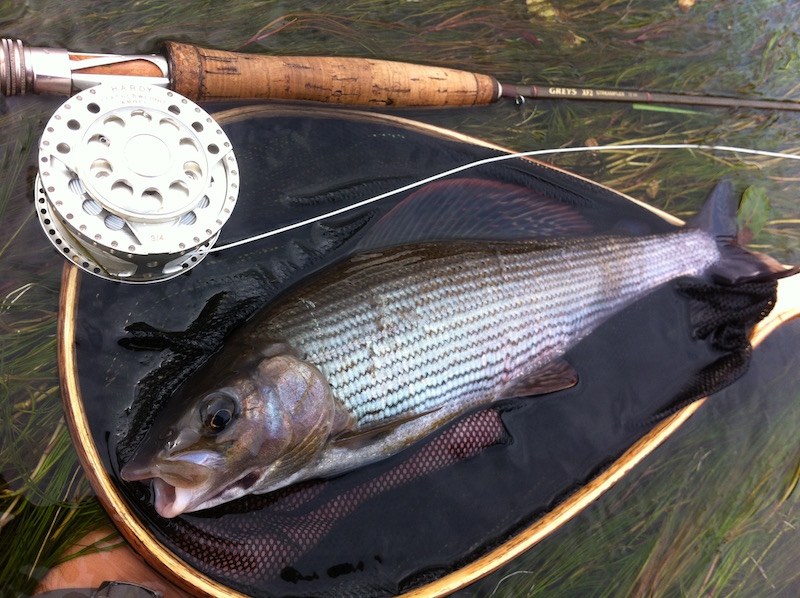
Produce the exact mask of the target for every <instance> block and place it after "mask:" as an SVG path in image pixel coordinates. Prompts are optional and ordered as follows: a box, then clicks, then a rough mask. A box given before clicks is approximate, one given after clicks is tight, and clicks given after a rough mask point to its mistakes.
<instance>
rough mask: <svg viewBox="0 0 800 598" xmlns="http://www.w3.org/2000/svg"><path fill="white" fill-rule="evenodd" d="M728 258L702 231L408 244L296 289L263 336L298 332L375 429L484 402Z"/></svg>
mask: <svg viewBox="0 0 800 598" xmlns="http://www.w3.org/2000/svg"><path fill="white" fill-rule="evenodd" d="M718 257H719V253H718V250H717V246H716V241H715V239H714V238H712V237H711V236H710V235H709V234H707V233H705V232H703V231H700V230H680V231H677V232H674V233H671V234H667V235H658V236H645V237H613V236H602V237H594V238H591V237H590V238H580V239H574V240H569V239H567V240H561V241H559V242H530V241H528V242H525V241H521V242H502V243H501V242H488V243H476V242H460V243H452V242H451V243H447V244H437V243H428V244H421V245H418V246H414V247H399V248H393V249H389V250H386V251H383V252H376V253H373V254H370V255H367V256H363V255H362V256H359V257H358V258H356V259H352V260H350V261H348V262H346V263H345V264H344V265H343V266H342V267H341V268H338V269H336V272H335V273H333V274H332V275H330V276H323V277H321V278H320V279H319V280H318V283H317V284H315V285H312V286H305V287H303V288H302V289H301V290H298V291H296V292H295V293H291V294H289V295H288V296H287V297H285V298H284V300H283V301H281V302H279V304H278V306H276V308H275V309H273V310H270V314H271V315H270V317H267V318H265V319H264V320H263V322H262V324H261V325H259V326H256V327H255V329H253V334H254V336H255V337H258V336H260V335H262V334H266V335H267V336H269V337H274V336H276V335H277V336H279V337H280V338H283V339H285V340H286V341H288V342H289V344H291V345H292V346H293V347H294V348H295V349H297V350H298V352H299V353H301V354H302V355H304V358H305V359H306V360H308V361H309V362H310V363H313V364H315V365H316V366H317V367H318V368H319V369H320V371H321V372H322V373H323V374H324V375H325V376H326V377H327V379H328V382H329V383H330V385H331V388H332V390H333V393H334V395H335V396H336V397H337V398H338V399H339V400H340V401H341V402H342V403H343V404H344V405H345V407H346V409H347V410H348V411H349V412H350V413H351V414H352V415H353V416H354V417H355V418H356V420H357V422H358V425H359V426H369V425H374V424H376V423H379V422H383V421H385V420H390V419H391V418H394V417H400V416H405V417H408V416H410V415H414V414H421V413H425V412H427V411H431V410H434V409H437V408H440V407H441V406H443V405H446V404H449V403H452V402H453V401H458V402H459V403H460V404H461V406H462V408H463V407H464V406H467V407H468V406H469V405H472V404H474V405H477V404H482V403H486V402H488V401H490V400H492V399H493V398H496V396H498V394H499V393H500V392H501V391H502V388H503V386H504V385H506V384H508V383H509V382H511V381H513V380H515V379H519V378H522V377H525V376H527V375H529V374H530V373H532V372H534V371H535V370H537V369H539V368H541V367H542V366H544V365H545V364H546V363H547V362H548V361H550V360H551V358H552V357H553V356H555V355H559V354H561V353H563V352H564V351H565V350H567V349H568V348H569V347H570V346H571V345H572V344H574V343H575V342H577V340H579V339H580V338H583V337H584V336H586V335H587V334H588V333H589V332H591V331H592V330H593V329H594V328H596V327H597V326H598V325H599V324H600V323H601V322H602V321H603V320H605V319H606V318H607V317H608V316H609V315H610V314H612V313H614V312H616V311H618V310H619V309H621V307H623V306H624V305H626V304H628V303H630V302H631V301H632V300H634V299H636V298H638V297H640V296H641V295H643V294H644V293H646V292H647V291H649V290H650V289H653V288H655V287H657V286H659V285H661V284H663V283H664V282H666V281H668V280H671V279H673V278H676V277H678V276H692V275H698V274H700V273H702V272H703V271H704V270H705V269H706V268H708V267H709V266H710V265H711V264H713V263H714V262H715V261H716V260H717V259H718ZM264 327H266V329H265V328H264ZM262 338H263V337H262ZM410 362H413V367H411V365H410ZM445 364H446V365H445Z"/></svg>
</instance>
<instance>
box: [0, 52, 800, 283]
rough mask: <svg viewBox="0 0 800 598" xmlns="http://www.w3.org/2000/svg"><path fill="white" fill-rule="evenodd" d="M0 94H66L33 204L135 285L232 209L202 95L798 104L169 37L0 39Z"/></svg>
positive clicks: (92, 268)
mask: <svg viewBox="0 0 800 598" xmlns="http://www.w3.org/2000/svg"><path fill="white" fill-rule="evenodd" d="M0 93H2V94H3V95H6V96H11V95H24V94H29V93H34V94H36V93H41V94H58V95H64V96H68V99H67V100H66V101H65V102H64V104H62V105H61V106H60V107H59V108H58V109H57V110H56V111H55V113H54V114H53V116H52V117H51V118H50V120H49V121H48V123H47V125H46V126H45V129H44V132H43V134H42V137H41V141H40V143H39V162H38V163H39V173H38V176H37V179H36V186H35V189H34V202H35V206H36V213H37V216H38V217H39V222H40V224H41V226H42V228H43V229H44V232H45V235H46V236H47V238H48V239H50V241H51V243H52V244H53V245H54V246H55V247H56V249H57V250H58V251H59V253H61V254H62V255H63V256H64V257H66V258H67V259H68V260H70V261H71V262H72V263H73V264H74V265H76V266H77V267H79V268H81V269H83V270H84V271H86V272H89V273H91V274H94V275H96V276H99V277H101V278H106V279H108V280H113V281H117V282H128V283H152V282H159V281H163V280H168V279H170V278H172V277H175V276H178V275H180V274H181V273H183V272H186V271H188V270H189V269H191V268H193V267H195V266H196V265H197V264H199V263H200V261H201V260H202V259H204V258H205V257H206V256H207V255H208V254H209V253H210V252H211V250H212V247H213V246H214V244H215V243H216V241H217V239H218V237H219V234H220V231H221V229H222V227H223V225H224V224H225V223H226V222H227V220H228V219H229V217H230V215H231V213H232V211H233V209H234V207H235V205H236V201H237V198H238V192H239V180H240V175H239V169H238V166H237V162H236V158H235V156H234V152H233V148H232V146H231V142H230V140H229V139H228V137H227V136H226V134H225V132H224V130H223V128H222V127H221V126H220V125H219V124H218V123H217V122H216V121H215V120H214V118H213V117H212V116H211V115H210V114H208V113H207V112H206V111H205V110H204V109H203V108H201V107H200V106H198V105H197V104H195V101H204V100H225V99H228V100H231V99H253V98H270V99H280V100H307V101H318V102H328V103H336V104H346V105H350V106H417V107H421V106H471V105H486V104H491V103H494V102H496V101H498V100H500V99H501V98H513V99H515V100H516V101H517V102H518V103H519V102H523V101H525V99H526V98H531V99H534V98H542V99H548V98H569V99H580V100H605V101H624V102H659V103H678V104H702V105H712V106H729V107H751V108H762V109H779V110H800V103H795V102H785V101H784V102H779V101H770V100H740V99H732V98H720V97H708V96H684V95H679V94H655V93H652V94H651V93H647V92H635V91H619V90H600V89H579V88H565V87H547V86H545V87H539V86H521V85H508V84H504V83H499V82H498V81H497V80H496V79H495V78H494V77H491V76H489V75H482V74H476V73H470V72H466V71H459V70H454V69H448V68H441V67H436V66H421V65H414V64H407V63H400V62H389V61H382V60H371V59H364V58H332V57H302V56H294V57H285V56H283V57H281V56H258V55H248V54H236V53H231V52H222V51H218V50H206V49H203V48H198V47H196V46H191V45H187V44H179V43H173V42H170V43H167V44H166V45H165V46H164V53H163V55H162V54H150V55H137V56H121V55H112V54H88V53H78V52H69V51H67V50H63V49H52V48H38V47H26V46H25V45H24V44H23V43H22V42H20V41H17V40H9V39H3V40H1V41H0Z"/></svg>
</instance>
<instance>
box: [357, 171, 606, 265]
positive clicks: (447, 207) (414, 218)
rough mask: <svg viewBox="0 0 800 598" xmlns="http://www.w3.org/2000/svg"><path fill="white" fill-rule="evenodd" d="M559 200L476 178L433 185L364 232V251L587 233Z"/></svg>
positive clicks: (582, 221)
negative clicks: (426, 243)
mask: <svg viewBox="0 0 800 598" xmlns="http://www.w3.org/2000/svg"><path fill="white" fill-rule="evenodd" d="M591 232H592V227H591V225H590V224H589V223H588V222H587V221H586V219H585V218H584V217H583V216H582V215H581V214H580V213H579V212H578V210H576V209H575V208H574V207H572V206H570V205H569V204H567V203H566V202H564V201H563V200H559V199H555V198H552V197H548V196H547V195H544V194H542V193H538V192H536V191H533V190H532V189H528V188H527V187H523V186H520V185H515V184H511V183H501V182H497V181H489V180H485V179H478V178H462V179H446V180H442V181H435V182H433V183H430V184H428V185H425V186H424V187H422V188H421V189H419V190H417V191H415V192H414V193H412V194H411V195H409V196H408V197H406V198H405V199H404V200H403V201H401V202H400V203H399V204H397V205H396V206H395V207H394V208H392V209H391V210H390V211H389V213H388V214H386V215H385V216H383V217H382V218H381V219H380V220H379V221H378V222H377V223H375V224H374V225H373V226H372V227H370V229H369V230H368V231H367V234H366V235H365V236H364V238H363V239H362V240H361V242H360V247H361V248H363V249H370V248H377V247H389V246H392V245H402V244H404V243H411V242H420V241H442V240H446V239H481V240H492V239H499V240H514V239H536V238H542V237H566V236H577V235H584V234H589V233H591Z"/></svg>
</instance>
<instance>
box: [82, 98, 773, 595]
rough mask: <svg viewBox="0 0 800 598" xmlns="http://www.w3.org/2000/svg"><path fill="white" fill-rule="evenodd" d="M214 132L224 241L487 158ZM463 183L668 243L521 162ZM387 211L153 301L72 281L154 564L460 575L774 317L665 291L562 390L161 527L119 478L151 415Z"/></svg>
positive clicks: (380, 585) (345, 583) (700, 391)
mask: <svg viewBox="0 0 800 598" xmlns="http://www.w3.org/2000/svg"><path fill="white" fill-rule="evenodd" d="M226 128H227V132H228V135H229V136H230V138H231V139H232V141H233V143H234V146H235V147H236V150H237V156H238V160H239V163H240V170H241V172H242V173H249V174H248V175H247V176H245V177H244V178H243V179H242V190H241V197H240V203H239V206H238V207H237V211H236V212H235V214H234V216H233V218H232V219H231V221H230V222H229V224H228V225H227V227H226V229H225V231H223V232H224V233H225V235H229V237H228V238H223V239H222V240H221V242H225V241H226V240H235V239H238V238H241V237H246V236H248V235H250V234H254V233H258V232H263V231H264V230H265V229H266V228H270V227H277V226H281V225H282V224H286V223H287V222H290V221H294V220H297V219H300V218H303V217H306V216H311V215H314V214H316V213H319V212H320V211H321V210H322V209H329V208H335V207H340V206H341V205H345V204H347V203H350V202H352V201H353V200H355V199H363V198H364V197H365V196H368V195H370V194H373V193H378V192H381V191H386V190H388V189H392V188H395V187H396V186H398V185H399V184H402V183H406V182H409V181H411V180H416V179H418V178H422V177H424V176H426V175H428V174H432V173H434V172H438V171H441V170H444V169H446V168H449V167H453V166H457V165H460V164H464V163H466V162H469V161H471V160H473V159H479V158H482V157H485V156H487V155H492V154H494V153H496V152H494V151H490V150H486V149H485V148H478V147H475V146H471V145H469V144H465V143H461V142H455V141H451V140H446V139H443V138H439V137H432V136H431V135H430V134H429V133H427V132H424V133H422V132H419V131H415V130H412V129H408V128H406V127H403V126H402V125H400V124H397V123H391V124H376V123H375V122H372V121H370V120H369V119H368V120H367V121H365V122H362V121H361V120H359V119H358V118H354V117H352V116H347V115H345V114H344V113H337V112H331V113H330V116H319V115H317V116H315V117H313V118H312V117H309V116H307V115H304V114H299V115H298V113H286V114H284V113H281V112H278V113H276V114H274V115H271V116H269V117H268V118H263V119H258V118H256V119H253V120H252V121H247V122H243V123H239V124H237V125H235V126H229V127H226ZM308 139H313V140H314V143H313V144H310V143H308ZM343 148H346V151H345V150H343ZM354 165H358V167H357V168H355V167H354ZM309 173H313V176H311V175H309ZM473 174H474V176H480V177H483V178H485V179H487V180H491V181H500V182H501V183H503V184H514V185H520V186H524V187H528V188H530V189H532V190H534V191H535V192H536V193H544V194H546V195H547V196H548V197H552V198H554V199H555V200H556V201H559V202H564V204H565V205H569V206H571V207H572V208H576V209H578V211H579V212H580V213H581V215H582V216H583V217H584V218H585V220H586V221H587V222H591V223H592V224H593V226H594V227H595V229H596V230H598V231H600V232H602V231H606V232H607V231H612V230H615V229H614V227H615V226H616V224H617V223H619V222H626V223H634V224H635V227H634V228H635V230H637V231H641V232H659V231H662V230H668V229H670V228H671V227H670V226H669V225H666V224H665V223H664V222H663V221H662V220H661V219H659V218H658V217H656V216H653V215H652V214H650V213H649V212H644V211H643V210H642V209H641V208H638V207H635V206H633V204H631V203H630V202H628V201H627V200H626V199H624V198H622V197H621V196H618V195H616V194H614V193H613V192H610V191H608V190H605V189H602V188H599V187H596V186H594V185H593V184H591V183H590V182H587V181H585V180H581V179H576V178H574V177H571V176H570V175H568V174H564V173H559V172H557V171H552V170H551V169H549V168H546V167H543V166H539V165H535V164H533V163H529V162H522V161H516V162H509V163H507V164H504V165H502V166H495V167H492V168H487V169H482V170H480V171H478V172H475V173H473ZM397 199H400V198H397ZM393 202H394V203H396V200H392V201H389V202H386V203H382V204H380V205H376V206H372V207H370V208H367V209H364V210H361V211H359V212H357V213H354V214H352V215H348V216H346V217H340V218H338V219H335V220H333V221H326V222H325V223H324V224H317V225H314V226H312V227H308V228H306V229H303V230H300V231H296V233H293V234H292V235H291V238H286V237H285V236H284V237H280V238H278V239H275V240H274V241H271V242H269V243H262V244H260V245H258V246H252V247H250V246H244V247H241V248H237V249H235V250H230V251H228V252H225V253H224V255H212V256H209V257H208V258H206V260H205V261H204V262H203V263H202V264H200V265H199V266H198V267H197V268H196V269H194V270H192V271H191V272H190V273H189V274H188V275H185V276H181V277H179V278H177V279H175V280H174V281H169V282H168V283H165V284H163V285H154V286H144V287H131V286H125V285H115V284H109V283H108V282H105V281H99V280H97V279H92V278H89V277H84V279H83V281H82V286H81V294H80V302H79V314H78V325H77V339H76V342H77V353H78V368H79V372H78V373H79V379H80V383H81V389H82V394H83V399H84V404H85V408H86V412H87V417H88V419H89V424H90V429H91V433H92V436H93V438H94V440H95V443H96V444H97V446H98V447H100V451H101V454H102V456H103V458H104V460H105V463H106V467H107V469H108V471H109V472H110V474H111V475H112V477H114V479H115V480H116V483H117V485H118V490H119V492H120V493H121V494H122V495H123V496H124V497H125V499H126V500H127V502H128V503H129V504H130V506H131V509H132V510H134V512H135V513H136V514H137V515H138V516H139V517H140V518H141V519H142V521H143V522H145V524H146V525H147V526H148V527H149V528H150V529H151V530H152V531H153V534H154V535H155V536H156V537H157V538H158V539H159V540H160V541H161V542H162V543H163V544H164V545H166V546H167V547H168V548H170V549H171V550H173V551H174V552H175V553H176V554H177V555H179V556H180V557H182V558H183V559H184V560H185V561H186V562H187V563H189V564H190V565H192V566H193V567H194V568H196V569H197V570H198V571H201V572H203V573H205V574H207V575H210V576H212V577H214V578H215V579H217V580H219V581H220V582H222V583H224V584H227V585H228V586H230V587H232V588H235V589H237V590H239V591H242V592H244V593H247V594H250V595H255V596H277V595H315V596H320V595H323V596H324V595H330V596H345V595H367V596H370V595H374V596H381V595H391V594H396V593H398V592H400V591H403V590H406V589H409V588H412V587H416V586H418V585H419V584H421V583H424V582H426V581H429V580H432V579H435V578H438V577H440V576H441V575H444V574H446V573H448V572H451V571H454V570H457V569H458V568H459V567H461V566H463V565H464V564H466V563H469V562H471V561H472V560H473V559H474V558H475V557H476V556H479V555H482V554H485V553H486V552H487V551H488V550H490V549H491V548H493V547H496V546H498V545H501V544H502V543H503V542H505V541H507V540H508V539H509V538H510V537H512V536H513V535H514V534H515V533H517V532H518V531H519V530H520V529H522V528H524V527H525V526H527V525H529V524H530V523H531V522H533V521H535V520H536V519H537V518H539V517H540V516H542V514H544V513H546V512H547V511H549V510H550V509H552V508H553V506H554V505H556V504H558V503H559V502H560V501H562V500H564V498H565V497H567V496H569V495H570V494H571V493H573V492H574V491H575V490H577V489H579V488H581V487H582V486H583V485H585V484H586V483H587V481H589V480H591V479H592V477H593V476H595V475H596V474H597V473H598V472H600V471H602V470H603V469H604V468H605V467H606V466H607V465H608V464H609V463H611V462H612V461H613V460H614V459H615V458H617V457H618V456H619V455H621V454H622V453H623V452H624V451H625V450H626V449H627V448H628V447H629V446H630V445H631V444H632V443H633V442H635V441H636V440H637V439H639V438H640V437H641V436H642V435H643V434H644V433H646V432H647V431H648V430H649V428H650V427H651V426H652V424H653V423H654V422H655V421H656V420H657V419H659V418H661V417H663V416H664V415H665V414H667V413H669V412H671V411H673V410H674V409H675V408H676V407H678V406H681V405H684V404H686V403H687V402H689V401H691V400H694V399H696V398H698V397H700V396H705V395H706V394H709V393H711V392H713V391H714V390H716V389H718V388H720V387H722V386H724V385H726V384H728V383H730V382H731V381H732V380H733V379H735V378H736V377H737V376H739V375H740V374H741V373H742V372H743V371H744V370H745V369H746V366H747V363H748V359H749V343H748V341H747V333H748V331H749V329H750V328H751V327H752V326H753V324H754V323H755V322H756V321H757V320H758V319H759V318H760V317H762V316H763V315H764V314H765V313H766V312H767V311H768V310H769V309H770V308H771V306H772V304H773V302H774V297H775V285H774V284H772V283H764V284H761V285H745V286H742V287H736V288H731V287H718V286H714V285H708V284H706V283H700V282H696V281H683V282H681V283H680V284H670V285H665V286H664V287H663V288H661V289H659V290H658V291H656V292H654V293H653V294H651V295H649V296H647V297H645V298H644V299H643V300H642V301H640V302H638V303H637V304H635V305H633V306H631V307H630V308H629V309H626V310H625V311H624V312H623V313H621V314H619V315H618V316H617V317H615V318H613V319H611V320H609V321H608V322H607V323H606V324H604V325H603V326H602V327H601V328H600V329H598V330H597V331H596V332H595V333H593V334H592V335H590V337H588V338H586V339H584V340H583V341H582V342H581V343H580V344H579V345H578V346H576V347H575V348H574V349H573V350H571V351H570V353H569V354H568V355H567V359H568V361H569V362H570V363H572V364H575V365H576V369H578V371H579V375H580V382H579V384H578V385H577V386H576V387H575V388H572V389H569V390H567V391H563V392H559V393H556V394H554V395H549V396H545V397H538V398H535V399H520V400H515V401H512V402H509V403H506V404H501V405H499V406H497V407H495V408H493V409H489V410H484V411H480V412H476V413H472V414H470V415H467V416H465V417H463V418H462V419H460V420H457V421H455V422H453V423H452V424H450V425H449V426H448V427H446V428H444V429H443V430H441V431H440V432H438V433H437V434H435V435H433V436H431V437H430V438H428V439H426V440H425V441H423V442H421V443H419V444H418V445H415V446H413V447H410V448H409V449H407V450H406V451H403V452H401V453H399V454H397V455H395V456H393V457H391V458H389V459H388V460H385V461H383V462H380V463H376V464H373V465H370V466H368V467H365V468H362V469H359V470H355V471H353V472H349V473H347V474H344V475H342V476H339V477H336V478H333V479H329V480H320V481H313V482H308V483H304V484H301V485H297V486H294V487H290V488H286V489H284V490H281V491H278V492H275V493H271V494H267V495H260V496H249V497H245V498H243V499H241V500H238V501H235V502H232V503H229V504H226V505H221V506H220V507H217V508H215V509H211V510H209V511H205V512H198V513H191V514H186V515H183V516H180V517H178V518H176V519H172V520H165V519H162V518H160V517H159V516H158V515H157V514H156V513H155V511H154V509H153V507H152V497H151V494H150V490H149V488H148V486H146V485H144V484H140V483H133V484H126V483H125V482H122V481H121V480H119V478H118V472H119V467H120V464H121V463H124V462H125V461H126V460H127V459H128V458H130V455H131V452H132V451H133V450H134V449H135V447H136V446H137V443H138V441H139V440H140V439H141V437H142V435H143V434H144V433H146V431H147V429H148V427H149V425H150V424H151V422H152V420H153V417H154V416H155V414H156V413H157V412H158V409H159V407H160V406H161V405H163V404H164V402H165V401H168V400H169V397H170V395H171V393H172V392H173V391H174V390H175V389H176V388H178V386H179V385H180V384H181V382H182V381H184V380H186V379H187V378H188V377H189V376H191V374H192V373H193V372H194V371H196V369H197V367H198V366H199V364H200V363H202V361H203V360H204V359H205V358H207V357H208V356H209V355H210V354H212V353H213V352H214V351H216V350H217V349H218V348H219V346H220V345H221V343H223V342H224V338H225V336H226V334H227V333H228V332H229V331H230V330H231V329H232V328H234V327H235V326H236V325H238V324H239V323H241V322H242V321H244V320H245V319H246V318H247V317H249V316H250V315H251V314H252V313H253V312H254V311H255V310H256V309H257V308H258V307H260V306H262V305H264V304H266V303H267V302H269V301H270V300H271V299H272V298H273V297H274V296H275V295H276V294H277V293H279V292H280V291H281V290H282V289H285V288H286V287H287V286H289V285H290V284H292V283H293V282H294V281H296V280H298V279H299V278H301V277H302V276H306V275H308V274H309V273H310V272H313V271H314V270H315V269H318V268H321V267H323V266H324V265H326V264H328V263H330V262H332V261H334V260H336V259H337V258H340V257H342V256H343V255H346V254H347V253H348V252H352V251H354V250H355V248H356V247H357V244H358V241H359V236H360V235H362V233H363V232H364V231H367V230H368V228H369V226H370V225H371V224H372V223H374V222H375V221H376V220H377V219H378V217H379V216H381V215H382V214H383V213H385V212H387V211H388V210H389V209H390V208H391V207H392V205H394V204H393ZM479 228H480V227H478V229H479ZM626 230H632V229H631V227H630V226H628V225H626Z"/></svg>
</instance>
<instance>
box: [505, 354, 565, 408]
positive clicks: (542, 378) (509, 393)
mask: <svg viewBox="0 0 800 598" xmlns="http://www.w3.org/2000/svg"><path fill="white" fill-rule="evenodd" d="M577 383H578V372H576V371H575V368H573V367H572V366H571V365H570V364H569V363H567V361H566V360H565V359H563V358H561V357H560V358H558V359H556V360H554V361H551V362H550V363H548V364H547V365H546V366H544V367H543V368H539V369H538V370H535V371H534V372H531V373H530V374H528V375H527V376H524V377H522V378H518V379H516V380H512V381H511V382H509V383H508V384H507V385H506V386H505V387H503V389H502V390H501V391H500V393H499V394H498V397H497V398H498V399H513V398H517V397H533V396H538V395H543V394H547V393H551V392H556V391H558V390H566V389H567V388H571V387H573V386H575V385H576V384H577Z"/></svg>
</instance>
